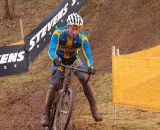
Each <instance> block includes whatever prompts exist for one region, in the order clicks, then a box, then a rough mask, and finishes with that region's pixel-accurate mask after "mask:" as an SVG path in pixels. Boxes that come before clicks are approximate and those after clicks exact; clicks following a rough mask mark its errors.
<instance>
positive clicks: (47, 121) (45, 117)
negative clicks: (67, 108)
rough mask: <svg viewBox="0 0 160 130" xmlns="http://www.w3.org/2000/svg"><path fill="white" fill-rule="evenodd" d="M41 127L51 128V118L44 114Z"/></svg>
mask: <svg viewBox="0 0 160 130" xmlns="http://www.w3.org/2000/svg"><path fill="white" fill-rule="evenodd" d="M41 125H42V126H43V127H46V126H49V118H48V115H47V114H44V115H43V116H42V117H41Z"/></svg>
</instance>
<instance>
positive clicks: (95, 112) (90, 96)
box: [75, 67, 103, 122]
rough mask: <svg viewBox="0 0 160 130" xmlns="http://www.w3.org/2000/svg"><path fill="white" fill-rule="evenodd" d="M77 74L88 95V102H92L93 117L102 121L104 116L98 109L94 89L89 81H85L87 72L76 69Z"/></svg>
mask: <svg viewBox="0 0 160 130" xmlns="http://www.w3.org/2000/svg"><path fill="white" fill-rule="evenodd" d="M80 68H82V67H80ZM75 75H76V76H77V77H78V79H79V81H80V82H81V84H82V86H83V91H84V94H85V96H86V97H87V99H88V102H89V104H90V110H91V112H92V117H93V118H94V119H95V121H97V122H98V121H102V120H103V117H102V115H101V113H100V112H99V111H98V108H97V105H96V101H95V98H94V96H93V92H92V89H91V87H90V85H89V84H88V83H85V81H86V80H87V74H85V73H83V72H79V71H76V72H75Z"/></svg>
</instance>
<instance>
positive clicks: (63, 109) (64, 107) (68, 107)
mask: <svg viewBox="0 0 160 130" xmlns="http://www.w3.org/2000/svg"><path fill="white" fill-rule="evenodd" d="M61 67H63V73H62V76H61V79H60V82H59V90H58V92H57V93H56V98H55V100H54V101H53V103H52V107H51V109H50V116H49V126H48V127H47V128H46V129H47V130H66V129H67V127H68V124H69V121H70V118H71V114H72V110H73V100H74V98H73V96H74V94H73V88H72V85H71V74H72V73H73V72H75V71H80V72H84V73H87V74H88V78H87V80H86V83H87V82H88V81H89V79H90V74H89V73H88V71H86V70H83V69H79V68H76V67H74V66H67V65H63V64H62V65H61ZM66 70H68V71H67V72H66Z"/></svg>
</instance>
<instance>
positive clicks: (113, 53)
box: [112, 46, 116, 56]
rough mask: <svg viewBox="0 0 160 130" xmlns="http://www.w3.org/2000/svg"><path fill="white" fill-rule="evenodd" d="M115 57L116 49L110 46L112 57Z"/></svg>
mask: <svg viewBox="0 0 160 130" xmlns="http://www.w3.org/2000/svg"><path fill="white" fill-rule="evenodd" d="M115 55H116V47H115V46H112V56H115Z"/></svg>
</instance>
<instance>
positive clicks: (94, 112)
mask: <svg viewBox="0 0 160 130" xmlns="http://www.w3.org/2000/svg"><path fill="white" fill-rule="evenodd" d="M91 112H92V116H93V118H94V120H95V121H96V122H100V121H103V117H102V114H101V113H100V112H99V111H98V110H97V109H92V110H91Z"/></svg>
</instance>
